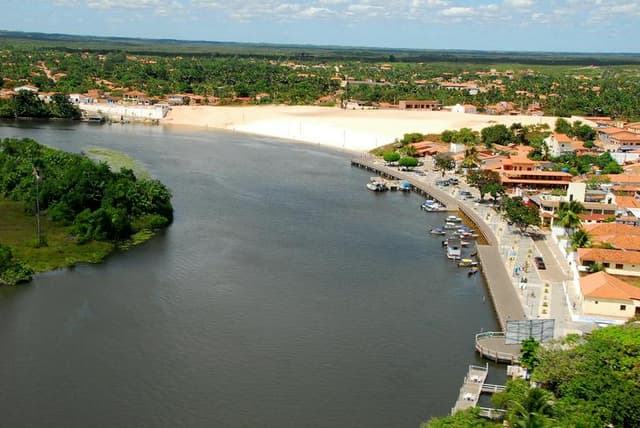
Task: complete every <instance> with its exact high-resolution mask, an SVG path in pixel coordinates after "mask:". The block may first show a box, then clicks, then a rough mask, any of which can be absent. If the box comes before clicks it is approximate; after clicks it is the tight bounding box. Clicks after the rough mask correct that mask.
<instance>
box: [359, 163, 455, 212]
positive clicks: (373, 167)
mask: <svg viewBox="0 0 640 428" xmlns="http://www.w3.org/2000/svg"><path fill="white" fill-rule="evenodd" d="M351 165H352V166H357V167H358V168H363V169H366V170H367V171H371V172H374V173H376V174H378V175H379V176H381V177H383V178H386V179H390V180H404V181H407V182H408V183H409V184H411V190H412V191H414V192H416V193H418V194H420V195H422V196H424V197H426V198H428V199H434V200H436V201H438V202H439V203H440V204H442V205H443V206H445V207H446V208H447V211H458V210H459V207H458V201H457V200H456V199H455V198H454V197H453V196H451V195H449V194H447V192H445V191H443V190H442V189H438V188H437V187H436V186H434V185H432V184H429V183H425V182H422V181H420V180H418V179H417V178H416V176H415V175H413V174H410V173H407V172H402V171H398V170H397V169H394V168H390V167H388V166H385V165H380V164H379V163H376V161H375V159H373V158H364V157H363V158H356V159H351Z"/></svg>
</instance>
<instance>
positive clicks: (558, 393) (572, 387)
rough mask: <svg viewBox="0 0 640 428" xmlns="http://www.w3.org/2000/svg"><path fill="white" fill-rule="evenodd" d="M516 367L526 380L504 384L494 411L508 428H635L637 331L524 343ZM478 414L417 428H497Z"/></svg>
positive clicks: (639, 421) (639, 400) (618, 329)
mask: <svg viewBox="0 0 640 428" xmlns="http://www.w3.org/2000/svg"><path fill="white" fill-rule="evenodd" d="M521 363H523V364H525V365H527V366H528V368H529V372H530V373H531V380H532V381H533V382H535V383H536V385H538V386H537V387H535V386H533V385H531V384H530V383H529V382H527V381H525V380H522V379H519V380H512V381H509V382H507V387H506V390H505V392H502V393H498V394H495V395H494V396H493V398H492V402H493V404H494V406H496V407H498V408H502V409H505V410H506V417H505V419H506V420H507V422H508V424H509V425H508V426H512V427H539V428H547V427H549V428H551V427H567V428H570V427H580V428H602V427H624V428H626V427H628V428H632V427H638V426H640V370H639V368H640V326H639V325H638V323H637V322H633V321H631V322H629V323H628V324H626V325H624V326H614V327H606V328H602V329H599V330H595V331H593V332H592V333H590V334H586V335H584V336H577V335H569V336H567V337H566V338H564V339H562V340H560V341H558V342H555V343H552V344H548V345H542V346H540V345H538V344H537V343H536V342H535V341H533V340H527V341H525V342H523V358H522V361H521ZM497 426H503V424H502V423H500V424H496V423H493V422H490V421H488V420H486V419H483V418H481V417H479V416H478V411H477V409H472V410H469V411H466V412H458V413H457V414H455V415H453V416H447V417H444V418H436V419H433V420H431V421H429V422H428V423H426V424H423V425H422V428H444V427H497Z"/></svg>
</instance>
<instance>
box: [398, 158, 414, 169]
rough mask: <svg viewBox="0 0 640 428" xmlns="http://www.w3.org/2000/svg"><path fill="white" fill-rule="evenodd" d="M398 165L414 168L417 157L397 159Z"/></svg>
mask: <svg viewBox="0 0 640 428" xmlns="http://www.w3.org/2000/svg"><path fill="white" fill-rule="evenodd" d="M398 166H399V167H401V168H414V167H416V166H418V159H416V158H412V157H410V156H406V157H403V158H400V160H399V161H398Z"/></svg>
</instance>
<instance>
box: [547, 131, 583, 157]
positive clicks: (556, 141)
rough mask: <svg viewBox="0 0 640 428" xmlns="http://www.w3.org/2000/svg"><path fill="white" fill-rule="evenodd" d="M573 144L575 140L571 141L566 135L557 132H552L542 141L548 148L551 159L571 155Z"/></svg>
mask: <svg viewBox="0 0 640 428" xmlns="http://www.w3.org/2000/svg"><path fill="white" fill-rule="evenodd" d="M575 142H576V140H573V139H572V138H571V137H569V136H568V135H566V134H560V133H557V132H554V133H553V134H551V135H549V136H548V137H547V138H545V139H544V143H545V144H546V145H547V147H548V148H549V154H550V155H551V156H553V157H558V156H562V155H563V154H565V153H573V152H574V151H575V149H574V143H575ZM580 143H582V142H580ZM582 144H584V143H582Z"/></svg>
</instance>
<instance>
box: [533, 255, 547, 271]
mask: <svg viewBox="0 0 640 428" xmlns="http://www.w3.org/2000/svg"><path fill="white" fill-rule="evenodd" d="M533 261H534V263H535V264H536V267H537V268H538V269H539V270H544V269H546V268H547V266H546V265H545V264H544V260H543V259H542V257H540V256H537V257H534V258H533Z"/></svg>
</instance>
